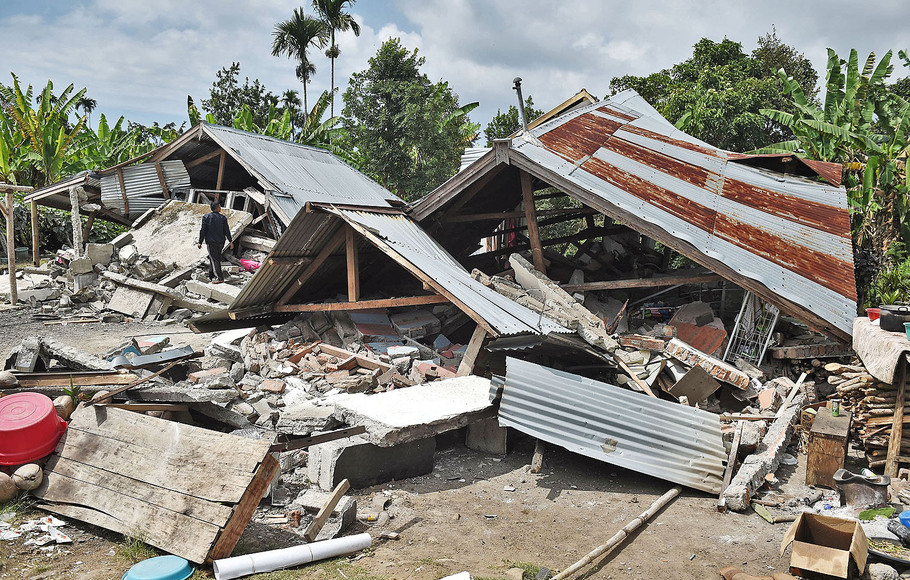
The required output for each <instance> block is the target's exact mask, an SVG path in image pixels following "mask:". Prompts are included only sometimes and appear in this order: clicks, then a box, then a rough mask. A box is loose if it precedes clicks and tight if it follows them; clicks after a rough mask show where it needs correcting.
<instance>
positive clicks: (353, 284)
mask: <svg viewBox="0 0 910 580" xmlns="http://www.w3.org/2000/svg"><path fill="white" fill-rule="evenodd" d="M344 231H345V254H346V255H347V264H348V302H357V301H358V300H359V299H360V254H359V253H358V252H357V242H358V240H357V233H356V232H355V231H354V228H352V227H351V226H347V227H345V228H344Z"/></svg>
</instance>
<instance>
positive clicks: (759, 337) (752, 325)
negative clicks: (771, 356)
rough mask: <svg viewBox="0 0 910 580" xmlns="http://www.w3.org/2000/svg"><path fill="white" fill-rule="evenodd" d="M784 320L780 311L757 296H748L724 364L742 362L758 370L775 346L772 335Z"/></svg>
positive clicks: (734, 327) (736, 324)
mask: <svg viewBox="0 0 910 580" xmlns="http://www.w3.org/2000/svg"><path fill="white" fill-rule="evenodd" d="M778 316H780V309H779V308H777V306H774V305H773V304H768V303H767V302H765V301H764V300H762V299H761V298H759V297H758V296H756V295H755V294H752V293H751V292H746V294H745V296H743V304H742V306H741V307H740V309H739V315H737V317H736V323H735V324H734V325H733V335H732V336H731V337H730V342H729V343H728V344H727V350H726V352H725V353H724V360H725V361H727V362H733V361H735V360H736V359H738V358H741V359H743V360H745V361H747V362H750V363H752V364H753V365H755V366H758V365H760V364H761V361H762V359H764V357H765V351H766V350H768V344H769V343H770V342H771V334H772V333H773V332H774V326H775V325H776V324H777V318H778Z"/></svg>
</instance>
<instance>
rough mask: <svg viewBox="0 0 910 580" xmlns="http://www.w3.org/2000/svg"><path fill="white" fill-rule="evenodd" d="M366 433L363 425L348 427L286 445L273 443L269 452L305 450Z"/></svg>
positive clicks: (289, 442) (296, 440)
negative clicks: (312, 446)
mask: <svg viewBox="0 0 910 580" xmlns="http://www.w3.org/2000/svg"><path fill="white" fill-rule="evenodd" d="M366 432H367V428H366V427H364V426H363V425H357V426H356V427H348V428H346V429H338V430H336V431H329V432H327V433H320V434H319V435H311V436H309V437H304V438H303V439H295V440H294V441H288V442H287V443H275V444H274V445H272V446H271V447H269V451H271V452H273V453H275V452H280V451H291V450H294V449H305V448H307V447H309V446H311V445H318V444H320V443H327V442H329V441H335V440H337V439H346V438H348V437H353V436H354V435H360V434H361V433H366Z"/></svg>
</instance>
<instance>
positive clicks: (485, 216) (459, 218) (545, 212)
mask: <svg viewBox="0 0 910 580" xmlns="http://www.w3.org/2000/svg"><path fill="white" fill-rule="evenodd" d="M579 212H580V213H581V214H582V215H585V214H587V213H592V214H594V213H598V212H597V210H595V209H591V208H577V207H575V208H566V209H542V210H540V211H538V212H536V213H537V216H538V217H540V216H549V215H553V216H556V215H566V214H575V213H579ZM522 217H525V212H524V211H498V212H491V213H475V214H464V215H453V216H448V217H446V218H445V219H444V221H446V222H448V223H461V222H483V221H493V220H497V221H503V220H507V219H510V218H522Z"/></svg>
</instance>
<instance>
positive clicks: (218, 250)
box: [205, 242, 224, 282]
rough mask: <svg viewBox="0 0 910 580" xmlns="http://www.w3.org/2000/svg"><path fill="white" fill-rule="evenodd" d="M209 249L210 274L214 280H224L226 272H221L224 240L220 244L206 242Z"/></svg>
mask: <svg viewBox="0 0 910 580" xmlns="http://www.w3.org/2000/svg"><path fill="white" fill-rule="evenodd" d="M205 246H206V247H207V248H208V250H209V276H210V277H211V278H212V279H213V280H221V281H222V282H224V274H222V273H221V254H222V252H223V251H224V242H221V243H219V244H209V243H206V244H205Z"/></svg>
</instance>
